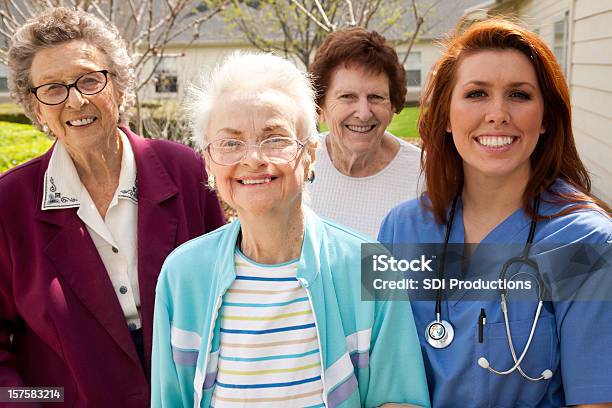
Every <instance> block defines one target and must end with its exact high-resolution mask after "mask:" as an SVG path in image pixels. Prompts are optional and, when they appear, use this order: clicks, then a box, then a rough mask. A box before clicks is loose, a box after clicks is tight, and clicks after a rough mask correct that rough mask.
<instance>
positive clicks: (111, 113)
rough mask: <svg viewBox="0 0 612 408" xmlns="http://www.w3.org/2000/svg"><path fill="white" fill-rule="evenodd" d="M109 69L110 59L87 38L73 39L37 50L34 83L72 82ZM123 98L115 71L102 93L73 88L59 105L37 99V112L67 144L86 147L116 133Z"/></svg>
mask: <svg viewBox="0 0 612 408" xmlns="http://www.w3.org/2000/svg"><path fill="white" fill-rule="evenodd" d="M109 68H110V67H109V62H108V58H107V57H106V55H105V54H104V53H102V52H101V51H100V50H99V49H97V48H96V47H94V46H93V45H91V44H88V43H86V42H83V41H71V42H68V43H64V44H61V45H57V46H54V47H51V48H46V49H43V50H40V51H38V52H37V53H36V55H35V56H34V59H33V60H32V67H31V76H32V84H33V86H34V87H38V86H40V85H44V84H48V83H60V84H70V83H73V82H74V81H75V80H76V79H77V78H79V77H80V76H81V75H83V74H86V73H88V72H92V71H100V70H108V69H109ZM32 98H34V95H32ZM121 100H122V95H121V93H120V92H119V91H117V90H116V88H115V87H114V84H113V79H112V74H108V82H107V84H106V87H105V88H104V89H103V90H102V91H101V92H99V93H97V94H95V95H81V93H79V91H77V90H76V89H75V88H74V87H73V88H70V94H69V96H68V99H66V101H64V102H63V103H60V104H59V105H52V106H50V105H45V104H43V103H41V102H40V101H38V100H36V102H35V103H36V105H35V112H36V116H37V118H38V121H39V122H40V123H41V124H42V125H47V126H48V127H49V129H50V130H51V132H52V133H53V135H55V136H56V137H57V138H58V139H59V140H60V141H62V142H63V143H64V144H65V145H66V146H69V147H70V148H73V149H81V150H85V149H88V148H92V147H93V146H95V145H96V144H98V143H100V142H102V141H103V140H102V139H105V138H112V137H113V136H114V135H115V133H116V130H117V121H118V118H119V112H118V106H119V104H120V103H121Z"/></svg>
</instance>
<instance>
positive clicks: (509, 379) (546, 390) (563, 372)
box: [378, 181, 612, 407]
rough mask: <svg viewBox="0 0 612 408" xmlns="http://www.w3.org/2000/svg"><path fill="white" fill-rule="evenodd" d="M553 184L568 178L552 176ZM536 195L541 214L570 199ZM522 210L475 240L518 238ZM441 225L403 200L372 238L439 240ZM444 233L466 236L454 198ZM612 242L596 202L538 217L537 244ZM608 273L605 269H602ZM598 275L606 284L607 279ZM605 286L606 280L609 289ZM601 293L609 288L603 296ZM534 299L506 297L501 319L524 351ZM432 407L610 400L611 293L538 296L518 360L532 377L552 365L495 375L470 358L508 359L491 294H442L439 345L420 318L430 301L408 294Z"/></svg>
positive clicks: (455, 238)
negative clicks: (482, 317) (448, 336)
mask: <svg viewBox="0 0 612 408" xmlns="http://www.w3.org/2000/svg"><path fill="white" fill-rule="evenodd" d="M554 188H558V189H562V190H567V189H569V188H570V187H569V186H568V185H567V184H566V183H564V182H561V181H558V182H557V183H556V184H555V186H554ZM547 200H552V198H551V196H550V195H549V194H544V195H543V196H542V202H541V204H540V214H543V215H550V214H554V213H557V212H559V211H560V210H562V209H564V208H566V207H568V206H570V205H571V204H569V205H568V204H565V205H560V204H553V203H551V202H547ZM529 227H530V219H529V217H528V216H527V214H526V213H525V212H524V211H523V210H522V209H520V210H517V211H516V212H515V213H513V214H512V215H510V216H509V217H508V218H507V219H506V220H504V221H503V222H502V223H500V224H499V225H497V227H495V228H494V229H493V231H491V232H490V233H489V235H487V236H486V237H485V239H484V240H483V241H482V243H517V244H524V243H525V242H526V240H527V237H528V234H529ZM445 231H446V226H445V225H440V224H437V223H436V222H435V221H434V217H433V214H432V213H431V212H430V211H428V210H426V209H425V208H423V206H422V205H421V204H420V202H419V201H418V200H412V201H408V202H405V203H402V204H400V205H398V206H397V207H395V208H394V209H392V210H391V212H390V213H389V214H388V215H387V217H386V218H385V219H384V221H383V223H382V226H381V229H380V232H379V236H378V240H379V241H380V242H382V243H383V244H387V243H389V244H398V243H443V242H444V234H445ZM449 242H450V243H463V242H464V227H463V212H462V206H461V201H460V200H459V202H458V203H457V208H456V212H455V219H454V224H453V227H452V232H451V236H450V239H449ZM538 243H540V244H547V243H589V244H603V245H606V244H610V243H612V219H611V218H610V217H608V216H607V215H605V214H603V213H602V212H599V211H596V210H580V211H578V212H572V213H570V214H568V215H564V216H560V217H556V218H553V219H550V220H543V221H539V222H538V223H537V227H536V233H535V237H534V247H533V249H534V250H535V248H536V246H537V244H538ZM608 275H610V274H608ZM606 281H607V282H606V283H605V285H609V282H610V280H609V279H607V280H606ZM607 292H608V293H612V285H611V286H609V287H608V289H607ZM608 298H609V297H608ZM537 303H538V302H537V297H536V296H535V295H534V301H533V302H530V301H518V302H510V303H509V311H508V313H509V319H510V328H511V333H512V338H513V341H514V347H515V349H516V352H517V357H518V356H520V354H521V353H522V351H523V349H524V346H525V343H526V341H527V338H528V336H529V333H530V331H531V325H532V323H533V318H534V315H535V311H536V307H537ZM411 304H412V309H413V313H414V318H415V323H416V326H417V333H418V334H419V339H420V342H421V349H422V352H423V356H424V362H425V369H426V374H427V380H428V385H429V390H430V395H431V401H432V406H433V407H458V406H464V407H468V406H469V407H560V406H564V405H575V404H589V403H598V402H610V401H612V380H611V378H612V318H611V316H612V302H606V301H598V302H569V301H565V302H545V303H544V306H543V308H542V311H541V314H540V318H539V321H538V326H537V329H536V332H535V334H534V338H533V340H532V343H531V346H530V348H529V351H528V353H527V355H526V356H525V359H524V360H523V362H522V364H521V367H522V369H523V371H524V372H525V373H526V374H527V375H529V376H531V377H538V376H539V375H540V374H541V373H542V371H543V370H545V369H550V370H551V371H552V372H553V377H552V378H551V379H548V380H541V381H537V382H532V381H528V380H527V379H525V378H523V377H522V376H521V375H520V373H519V372H518V371H514V372H513V373H511V374H509V375H504V376H499V375H496V374H493V373H490V372H489V371H488V370H486V369H483V368H482V367H480V366H479V365H478V363H477V362H478V359H479V358H480V357H481V356H484V357H486V358H487V360H488V361H489V362H490V364H491V367H493V368H495V369H497V370H500V371H501V370H507V369H509V368H510V367H512V366H514V361H513V359H512V355H511V354H510V349H509V346H508V340H507V338H506V331H505V325H504V318H503V314H502V312H501V308H500V302H499V301H495V302H493V301H469V300H463V301H461V300H458V301H452V300H451V301H443V302H442V318H443V319H446V320H448V321H450V322H451V323H452V325H453V326H454V329H455V339H454V341H453V342H452V343H451V345H450V346H449V347H447V348H445V349H435V348H433V347H431V346H430V345H429V344H428V343H427V341H426V340H425V336H424V333H425V328H426V326H427V325H428V324H429V323H430V322H431V321H432V320H434V318H435V312H434V311H435V302H434V301H412V302H411ZM481 308H483V309H485V311H486V315H487V319H486V325H485V326H484V336H483V342H482V343H479V342H478V337H477V333H478V327H477V326H478V316H479V314H480V309H481Z"/></svg>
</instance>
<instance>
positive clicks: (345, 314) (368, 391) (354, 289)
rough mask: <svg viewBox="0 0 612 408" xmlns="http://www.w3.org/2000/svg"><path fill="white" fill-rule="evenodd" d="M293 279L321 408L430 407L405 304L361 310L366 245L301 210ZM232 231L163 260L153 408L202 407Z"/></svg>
mask: <svg viewBox="0 0 612 408" xmlns="http://www.w3.org/2000/svg"><path fill="white" fill-rule="evenodd" d="M304 224H305V228H304V229H305V233H304V242H303V246H302V254H301V257H300V260H299V264H298V272H297V278H298V281H299V282H300V284H301V285H302V286H303V287H304V288H305V289H306V291H307V293H308V298H309V300H310V304H311V307H312V309H313V312H314V316H315V322H316V328H317V332H318V337H319V343H320V350H321V354H320V357H321V363H322V370H321V371H322V380H323V381H322V382H323V387H324V392H323V398H324V402H325V404H326V406H327V407H330V408H335V407H338V408H345V407H359V406H365V407H376V406H379V405H381V404H383V403H386V402H396V403H411V404H415V405H421V406H426V407H429V406H430V405H429V393H428V391H427V381H426V377H425V371H424V368H423V360H422V356H421V350H420V347H419V340H418V338H417V334H416V331H415V325H414V319H413V317H412V310H411V308H410V304H409V303H408V302H366V301H361V282H360V268H361V256H360V253H361V244H362V243H363V242H367V239H366V238H364V237H362V236H359V235H357V234H356V233H354V232H350V231H348V230H346V229H344V228H342V227H340V226H338V225H336V224H333V223H331V222H329V221H326V220H322V219H321V218H319V217H318V216H316V215H315V214H314V213H313V212H312V211H311V210H309V209H308V208H304ZM239 231H240V223H239V221H235V222H233V223H231V224H228V225H226V226H224V227H222V228H219V229H218V230H216V231H213V232H211V233H208V234H206V235H203V236H201V237H198V238H196V239H193V240H191V241H189V242H187V243H185V244H183V245H181V246H180V247H178V248H177V249H176V250H175V251H174V252H173V253H172V254H170V256H169V257H168V258H167V259H166V262H165V264H164V266H163V269H162V272H161V275H160V276H159V281H158V284H157V295H156V299H155V318H154V328H153V363H152V378H151V387H152V396H151V404H152V406H153V407H161V406H164V407H180V406H183V407H189V406H193V407H209V406H210V402H211V398H212V394H213V390H214V384H215V378H216V373H217V360H218V354H219V338H220V336H219V321H218V316H219V308H220V307H221V300H222V296H223V295H224V293H225V292H226V291H227V289H228V288H229V287H230V286H231V285H232V282H233V281H234V279H235V276H236V272H235V269H234V250H235V247H236V239H237V237H238V233H239Z"/></svg>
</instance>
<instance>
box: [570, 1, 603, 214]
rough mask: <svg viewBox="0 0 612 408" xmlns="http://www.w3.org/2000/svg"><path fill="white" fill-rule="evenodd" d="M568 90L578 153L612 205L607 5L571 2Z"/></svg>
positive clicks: (596, 184)
mask: <svg viewBox="0 0 612 408" xmlns="http://www.w3.org/2000/svg"><path fill="white" fill-rule="evenodd" d="M570 31H571V33H570V34H571V36H570V38H572V43H571V44H570V47H571V52H570V55H571V70H570V73H571V74H570V81H569V82H570V90H571V97H572V105H573V109H574V118H573V120H574V134H575V137H576V144H577V146H578V151H579V152H580V155H581V157H582V159H583V160H584V162H585V164H586V165H587V168H588V170H589V171H590V172H591V175H592V181H593V190H594V191H595V193H597V194H598V195H600V196H601V197H602V198H603V199H604V200H606V201H607V202H608V203H612V0H573V12H572V21H571V22H570Z"/></svg>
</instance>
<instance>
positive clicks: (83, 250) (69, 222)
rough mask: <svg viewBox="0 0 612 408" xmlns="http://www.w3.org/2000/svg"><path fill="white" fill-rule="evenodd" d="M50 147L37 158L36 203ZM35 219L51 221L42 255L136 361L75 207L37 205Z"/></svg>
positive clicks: (104, 273) (119, 311) (115, 301)
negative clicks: (40, 160)
mask: <svg viewBox="0 0 612 408" xmlns="http://www.w3.org/2000/svg"><path fill="white" fill-rule="evenodd" d="M52 151H53V148H51V149H49V151H48V152H47V153H46V154H45V156H44V157H43V161H42V162H41V166H40V168H41V172H40V174H39V177H38V183H37V184H38V185H37V186H36V188H37V197H38V204H37V205H41V204H42V197H43V191H42V190H43V180H44V175H45V171H46V170H47V167H48V165H49V160H50V159H51V154H52ZM37 219H38V221H40V222H43V223H45V224H50V225H51V227H50V228H45V231H48V232H47V233H46V238H45V239H46V240H47V242H48V244H47V246H46V247H45V249H44V253H45V255H46V256H47V257H48V258H49V260H50V261H51V262H52V263H53V265H54V266H55V267H56V268H57V270H58V271H59V273H60V274H61V276H62V277H63V278H64V280H65V282H66V283H67V284H68V285H69V286H70V288H71V289H72V291H73V292H74V294H75V296H76V297H77V298H78V299H79V300H80V301H81V303H82V304H83V306H84V307H85V308H86V309H87V310H88V311H89V312H90V313H91V314H92V316H93V317H94V319H96V320H97V321H98V322H100V324H101V325H102V326H103V327H104V329H105V330H106V331H107V332H108V334H109V335H110V336H111V337H112V338H113V339H114V340H115V342H117V344H118V345H119V346H120V347H121V349H123V351H125V353H126V354H127V355H128V356H129V357H130V358H131V359H132V360H133V361H134V362H135V363H136V364H138V365H140V359H139V358H138V354H137V353H136V348H135V347H134V343H133V341H132V336H131V335H130V332H129V329H128V327H127V324H126V322H125V318H124V316H123V310H122V309H121V305H120V304H119V300H118V299H117V294H116V293H115V291H114V289H113V286H112V284H111V281H110V278H109V276H108V273H107V271H106V268H105V267H104V264H103V263H102V259H101V258H100V255H99V254H98V251H97V250H96V247H95V245H94V243H93V241H92V239H91V237H90V235H89V232H88V231H87V227H86V226H85V224H84V223H83V222H82V221H81V219H80V218H79V217H78V215H77V214H76V209H75V208H66V209H54V210H49V211H42V210H40V209H39V210H38V216H37ZM75 318H79V316H76V317H75Z"/></svg>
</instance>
